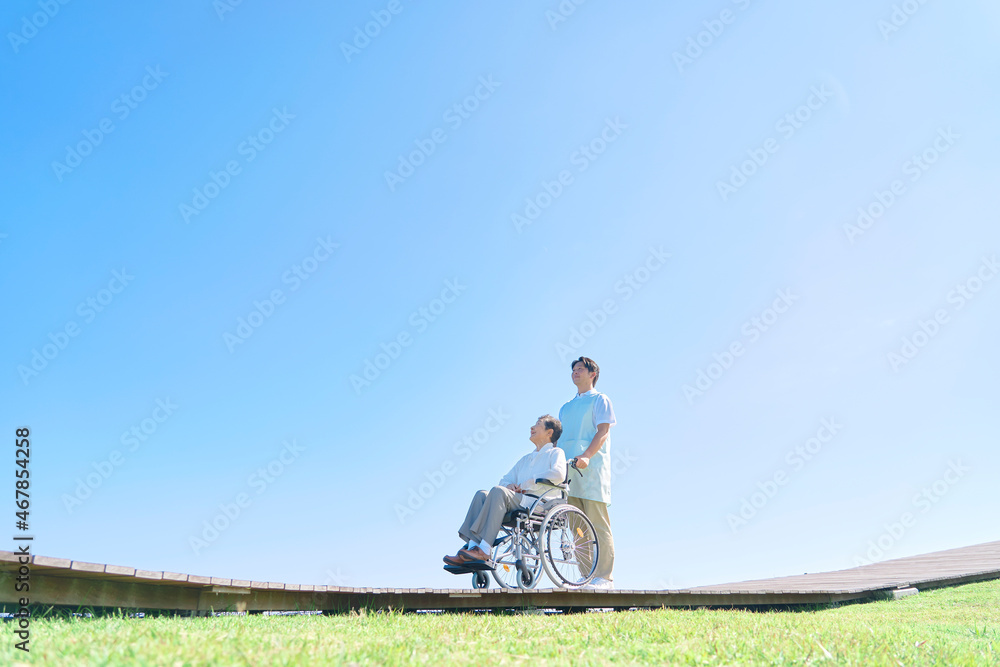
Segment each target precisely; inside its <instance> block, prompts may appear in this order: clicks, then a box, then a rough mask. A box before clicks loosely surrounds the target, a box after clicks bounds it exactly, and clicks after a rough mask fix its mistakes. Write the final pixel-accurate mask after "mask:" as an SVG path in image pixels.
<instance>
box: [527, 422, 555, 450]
mask: <svg viewBox="0 0 1000 667" xmlns="http://www.w3.org/2000/svg"><path fill="white" fill-rule="evenodd" d="M531 441H532V442H533V443H535V444H536V445H537V444H539V443H545V442H551V441H552V429H550V428H545V420H544V419H539V420H538V421H536V422H535V425H534V426H532V427H531Z"/></svg>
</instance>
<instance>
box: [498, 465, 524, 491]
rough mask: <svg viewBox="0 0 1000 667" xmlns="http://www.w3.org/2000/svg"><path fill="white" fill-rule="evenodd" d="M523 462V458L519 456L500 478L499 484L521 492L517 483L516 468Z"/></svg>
mask: <svg viewBox="0 0 1000 667" xmlns="http://www.w3.org/2000/svg"><path fill="white" fill-rule="evenodd" d="M523 462H524V458H521V460H519V461H518V462H517V463H515V464H514V467H513V468H511V469H510V471H509V472H508V473H507V474H506V475H504V476H503V477H501V478H500V484H499V485H500V486H506V487H507V488H508V489H510V490H511V491H516V492H517V493H521V487H520V486H518V485H517V469H518V467H519V466H520V465H521V463H523Z"/></svg>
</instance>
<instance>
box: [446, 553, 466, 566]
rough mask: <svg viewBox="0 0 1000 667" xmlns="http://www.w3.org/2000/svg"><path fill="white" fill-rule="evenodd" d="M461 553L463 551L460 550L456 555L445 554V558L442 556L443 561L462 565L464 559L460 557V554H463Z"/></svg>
mask: <svg viewBox="0 0 1000 667" xmlns="http://www.w3.org/2000/svg"><path fill="white" fill-rule="evenodd" d="M461 553H462V552H461V551H459V552H458V553H457V554H455V555H454V556H445V557H444V558H442V559H441V560H443V561H444V562H445V563H447V564H448V565H461V564H462V560H461V558H460V556H459V554H461Z"/></svg>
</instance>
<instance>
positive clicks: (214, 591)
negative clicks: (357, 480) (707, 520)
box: [0, 541, 1000, 614]
mask: <svg viewBox="0 0 1000 667" xmlns="http://www.w3.org/2000/svg"><path fill="white" fill-rule="evenodd" d="M19 567H21V564H20V563H19V562H18V556H17V554H15V553H12V552H10V551H0V603H3V604H4V605H5V608H6V610H7V611H11V610H13V609H14V608H15V605H16V602H17V599H18V596H19V595H20V594H19V593H16V592H15V590H14V583H15V582H14V578H15V577H16V576H17V574H18V568H19ZM29 567H30V581H31V591H30V598H31V602H32V603H33V604H41V605H60V606H72V607H78V606H92V607H120V608H133V609H145V610H153V609H156V610H175V611H181V612H191V613H194V614H205V613H209V612H211V611H217V612H218V611H237V612H246V611H250V612H253V611H293V610H299V611H304V610H322V611H329V612H343V611H347V610H350V609H360V608H367V609H398V610H408V611H414V610H462V609H524V608H546V609H563V610H584V609H592V608H614V609H631V608H658V607H746V608H767V607H793V606H801V605H815V604H826V603H831V602H847V601H867V600H876V599H885V598H889V597H899V596H901V595H907V594H912V593H915V592H916V590H920V589H927V588H940V587H943V586H954V585H957V584H962V583H969V582H973V581H985V580H989V579H1000V541H997V542H988V543H986V544H979V545H976V546H971V547H964V548H961V549H949V550H947V551H938V552H935V553H930V554H924V555H921V556H911V557H908V558H898V559H895V560H888V561H883V562H881V563H875V564H872V565H865V566H861V567H855V568H851V569H848V570H838V571H835V572H821V573H817V574H804V575H798V576H792V577H779V578H775V579H759V580H755V581H743V582H739V583H732V584H720V585H715V586H699V587H696V588H689V589H682V590H612V591H606V590H599V591H580V590H577V591H565V590H558V589H555V590H553V589H542V590H537V591H505V590H500V589H497V588H490V589H487V590H473V589H468V588H466V589H432V588H349V587H342V586H314V585H304V584H284V583H276V582H264V581H248V580H239V579H226V578H222V577H206V576H198V575H193V574H179V573H176V572H155V571H149V570H138V569H135V568H132V567H124V566H121V565H104V564H100V563H86V562H82V561H71V560H68V559H64V558H50V557H47V556H32V557H31V563H30V565H29ZM462 580H463V581H466V580H468V579H467V578H466V577H465V576H464V575H463V576H462ZM491 585H494V584H492V583H491ZM12 603H14V604H12Z"/></svg>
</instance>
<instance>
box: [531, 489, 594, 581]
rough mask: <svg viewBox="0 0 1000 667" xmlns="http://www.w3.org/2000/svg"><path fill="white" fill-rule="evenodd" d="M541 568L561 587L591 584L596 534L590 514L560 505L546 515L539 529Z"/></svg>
mask: <svg viewBox="0 0 1000 667" xmlns="http://www.w3.org/2000/svg"><path fill="white" fill-rule="evenodd" d="M538 543H539V547H540V548H541V550H542V565H543V566H544V567H545V574H547V575H549V579H551V580H552V583H554V584H555V585H556V586H559V587H560V588H579V587H581V586H585V585H587V584H589V583H590V581H591V580H592V579H593V578H594V572H595V571H596V570H597V558H598V545H597V532H596V531H595V530H594V524H592V523H591V522H590V519H588V518H587V515H586V514H584V513H583V512H582V511H581V510H579V509H577V508H576V507H574V506H573V505H570V504H568V503H567V504H565V505H557V506H556V507H554V508H553V509H551V510H550V511H549V512H548V514H546V515H545V519H544V520H543V521H542V525H541V527H540V528H539V530H538Z"/></svg>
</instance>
